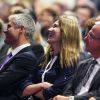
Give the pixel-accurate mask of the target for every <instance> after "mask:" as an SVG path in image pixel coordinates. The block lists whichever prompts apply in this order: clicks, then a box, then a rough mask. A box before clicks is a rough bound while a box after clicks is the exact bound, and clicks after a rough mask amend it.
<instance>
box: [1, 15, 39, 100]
mask: <svg viewBox="0 0 100 100" xmlns="http://www.w3.org/2000/svg"><path fill="white" fill-rule="evenodd" d="M34 30H35V24H34V21H33V19H32V17H31V16H30V15H28V14H14V15H10V16H9V22H8V25H7V30H5V31H4V33H5V43H7V44H9V45H10V46H11V47H12V49H13V50H12V52H11V53H10V54H9V55H7V56H6V57H5V59H4V61H3V62H2V64H1V66H0V100H20V98H19V97H18V95H17V94H16V92H17V89H18V87H19V85H20V83H21V82H22V81H23V80H25V79H26V77H27V76H28V75H29V74H30V73H33V74H34V73H35V71H36V65H37V59H36V57H35V54H34V51H32V48H31V41H32V37H33V33H34Z"/></svg>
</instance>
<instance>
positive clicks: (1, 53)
mask: <svg viewBox="0 0 100 100" xmlns="http://www.w3.org/2000/svg"><path fill="white" fill-rule="evenodd" d="M9 47H10V46H9V45H7V44H4V45H3V46H2V48H1V49H0V64H1V63H2V61H3V56H5V55H6V54H7V52H8V49H9Z"/></svg>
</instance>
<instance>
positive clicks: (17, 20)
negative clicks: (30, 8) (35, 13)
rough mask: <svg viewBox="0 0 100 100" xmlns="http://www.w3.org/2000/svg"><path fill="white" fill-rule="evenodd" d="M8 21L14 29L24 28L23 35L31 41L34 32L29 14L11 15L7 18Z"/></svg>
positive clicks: (33, 24)
mask: <svg viewBox="0 0 100 100" xmlns="http://www.w3.org/2000/svg"><path fill="white" fill-rule="evenodd" d="M9 21H12V22H13V23H14V24H15V25H16V27H20V26H24V28H25V30H26V33H25V35H26V36H27V37H28V38H29V39H30V40H31V39H32V38H33V33H34V31H35V22H34V20H33V18H32V17H31V16H30V15H29V14H13V15H10V16H9Z"/></svg>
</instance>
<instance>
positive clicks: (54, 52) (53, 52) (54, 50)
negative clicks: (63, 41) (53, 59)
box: [50, 45, 60, 56]
mask: <svg viewBox="0 0 100 100" xmlns="http://www.w3.org/2000/svg"><path fill="white" fill-rule="evenodd" d="M50 49H51V50H50V53H51V55H52V56H55V55H58V54H59V52H60V46H59V45H51V48H50Z"/></svg>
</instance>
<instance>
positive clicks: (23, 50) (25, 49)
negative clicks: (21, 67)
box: [0, 46, 31, 72]
mask: <svg viewBox="0 0 100 100" xmlns="http://www.w3.org/2000/svg"><path fill="white" fill-rule="evenodd" d="M30 47H31V46H28V47H25V48H24V49H22V50H21V51H19V52H18V53H17V54H16V55H14V56H13V57H12V58H11V59H10V60H9V61H8V62H7V63H6V64H5V65H4V66H3V68H2V70H0V72H2V71H3V70H5V69H6V68H8V67H9V66H7V65H8V64H9V63H10V62H11V61H12V60H13V59H14V58H15V57H16V56H18V55H19V54H21V53H23V52H27V51H30V50H31V49H30ZM5 58H6V57H5ZM4 60H5V59H4Z"/></svg>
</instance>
